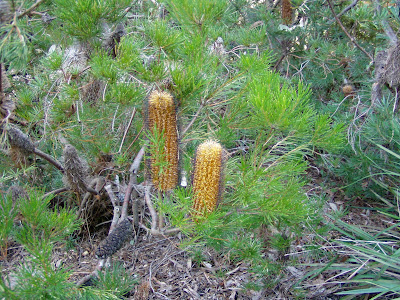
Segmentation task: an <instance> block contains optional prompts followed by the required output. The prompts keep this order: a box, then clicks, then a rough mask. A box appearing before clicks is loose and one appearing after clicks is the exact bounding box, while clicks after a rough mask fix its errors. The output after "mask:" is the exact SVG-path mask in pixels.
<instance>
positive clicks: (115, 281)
mask: <svg viewBox="0 0 400 300" xmlns="http://www.w3.org/2000/svg"><path fill="white" fill-rule="evenodd" d="M135 284H137V280H136V279H135V278H134V277H132V276H131V275H130V274H129V273H127V272H126V270H125V268H124V266H123V265H122V264H118V263H115V264H114V265H113V266H112V268H109V269H107V270H106V271H105V272H104V273H100V275H99V278H98V279H97V280H96V282H95V285H96V288H99V289H101V290H103V291H108V292H109V293H110V294H112V295H114V296H115V297H123V296H124V295H125V294H126V293H127V292H129V291H130V290H132V288H133V286H134V285H135Z"/></svg>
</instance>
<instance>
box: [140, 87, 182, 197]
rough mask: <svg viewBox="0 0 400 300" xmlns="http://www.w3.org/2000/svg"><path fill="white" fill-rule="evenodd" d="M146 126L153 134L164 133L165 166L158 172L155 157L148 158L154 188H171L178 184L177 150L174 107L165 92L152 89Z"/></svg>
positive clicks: (162, 189)
mask: <svg viewBox="0 0 400 300" xmlns="http://www.w3.org/2000/svg"><path fill="white" fill-rule="evenodd" d="M147 126H148V129H149V130H150V132H151V133H152V134H153V135H154V129H156V130H157V131H158V135H161V133H164V136H163V137H164V140H165V144H164V149H163V151H164V153H162V155H163V157H164V159H165V160H166V163H167V164H166V167H165V168H163V169H162V172H160V171H161V170H160V164H159V162H158V161H157V159H156V158H155V157H152V158H150V175H151V179H152V182H153V184H154V186H155V187H156V188H158V189H159V190H161V191H168V190H171V189H173V188H174V187H175V186H176V185H177V184H178V174H179V170H178V168H179V152H178V151H179V150H178V129H177V120H176V107H175V103H174V100H173V98H172V96H171V95H170V94H169V93H167V92H162V91H161V92H160V91H153V92H152V93H151V95H150V97H149V101H148V104H147Z"/></svg>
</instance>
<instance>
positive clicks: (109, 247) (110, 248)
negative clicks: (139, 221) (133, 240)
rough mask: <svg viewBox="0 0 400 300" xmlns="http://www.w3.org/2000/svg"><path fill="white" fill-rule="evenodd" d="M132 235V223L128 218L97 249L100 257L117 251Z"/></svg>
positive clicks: (105, 256) (97, 254)
mask: <svg viewBox="0 0 400 300" xmlns="http://www.w3.org/2000/svg"><path fill="white" fill-rule="evenodd" d="M131 235H132V224H131V222H129V220H128V219H125V220H123V221H121V222H120V223H119V224H118V225H117V226H116V227H115V229H114V230H113V231H112V232H111V233H110V234H109V235H108V236H107V237H106V239H105V240H103V241H102V242H101V243H100V245H99V247H98V248H97V250H96V256H97V257H98V258H102V259H104V258H107V257H109V256H111V255H113V254H114V253H115V252H117V251H118V250H119V249H121V247H122V246H123V245H124V243H125V241H126V240H127V239H128V238H129V237H130V236H131Z"/></svg>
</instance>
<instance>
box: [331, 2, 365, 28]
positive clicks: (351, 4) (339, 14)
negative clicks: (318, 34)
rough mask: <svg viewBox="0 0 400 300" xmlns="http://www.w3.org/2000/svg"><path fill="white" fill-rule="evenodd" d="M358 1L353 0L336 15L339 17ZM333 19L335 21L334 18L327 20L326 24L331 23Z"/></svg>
mask: <svg viewBox="0 0 400 300" xmlns="http://www.w3.org/2000/svg"><path fill="white" fill-rule="evenodd" d="M358 1H360V0H354V1H353V2H352V3H350V5H348V6H346V7H345V8H344V9H343V10H342V11H341V12H340V13H338V14H337V17H338V18H339V17H341V16H342V15H344V14H345V13H347V12H348V11H349V10H350V9H352V8H353V7H354V6H356V4H357V3H358ZM334 21H335V18H333V19H331V20H329V22H328V24H331V23H333V22H334Z"/></svg>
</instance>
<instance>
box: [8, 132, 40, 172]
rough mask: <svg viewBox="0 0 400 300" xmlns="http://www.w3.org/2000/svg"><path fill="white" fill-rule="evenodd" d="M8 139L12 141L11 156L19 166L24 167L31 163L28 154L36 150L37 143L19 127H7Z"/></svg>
mask: <svg viewBox="0 0 400 300" xmlns="http://www.w3.org/2000/svg"><path fill="white" fill-rule="evenodd" d="M7 136H8V141H9V143H10V146H11V147H10V150H9V153H10V157H11V160H12V161H13V162H14V164H15V165H16V166H17V167H18V168H24V167H26V166H28V165H30V162H29V159H28V156H29V154H31V153H33V152H34V151H35V145H34V144H33V143H32V141H31V140H30V139H29V137H28V136H27V135H26V134H24V133H23V132H22V131H21V130H19V129H18V128H17V127H14V126H13V127H10V128H9V129H7Z"/></svg>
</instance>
